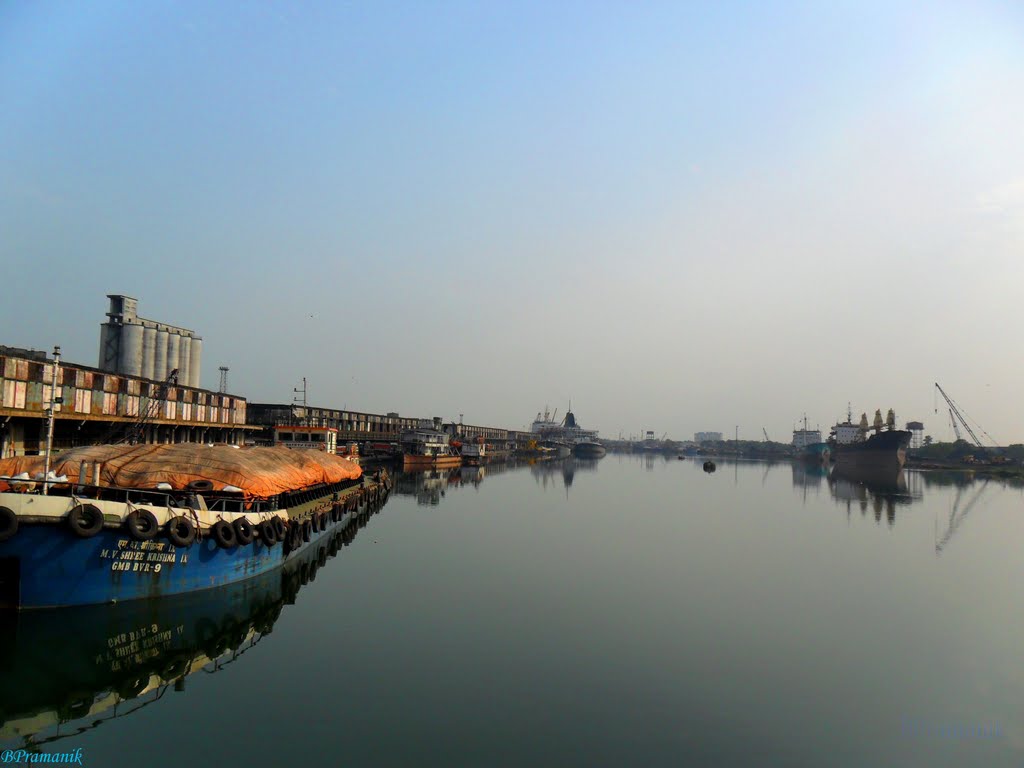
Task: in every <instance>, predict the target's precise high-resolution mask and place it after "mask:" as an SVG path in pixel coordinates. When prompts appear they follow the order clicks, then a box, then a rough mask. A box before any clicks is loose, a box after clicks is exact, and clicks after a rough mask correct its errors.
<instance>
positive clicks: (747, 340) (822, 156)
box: [0, 0, 1024, 442]
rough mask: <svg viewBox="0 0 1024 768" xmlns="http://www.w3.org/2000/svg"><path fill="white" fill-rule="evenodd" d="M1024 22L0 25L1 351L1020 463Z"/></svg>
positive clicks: (531, 14) (469, 408) (391, 20)
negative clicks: (911, 447)
mask: <svg viewBox="0 0 1024 768" xmlns="http://www.w3.org/2000/svg"><path fill="white" fill-rule="evenodd" d="M1022 246H1024V5H1022V4H1020V3H1018V2H1005V3H997V2H963V3H943V2H921V3H900V2H890V1H889V0H887V1H886V2H879V3H871V2H862V1H860V0H858V1H857V2H849V3H821V2H808V3H773V4H769V3H730V2H716V3H704V4H696V3H682V2H670V3H626V2H622V3H598V2H578V3H569V2H555V3H551V2H545V3H526V2H516V3H498V2H466V3H452V2H439V3H434V2H431V3H427V2H421V3H411V2H410V3H384V2H367V3H355V4H341V3H305V4H295V3H276V4H271V3H237V4H232V3H219V4H212V3H199V2H197V3H179V2H141V3H135V2H114V3H111V2H89V3H47V2H12V1H10V0H8V1H7V2H4V3H2V4H0V264H2V268H3V274H4V277H5V279H4V287H5V290H4V292H3V293H4V297H3V301H2V304H0V344H9V345H16V346H34V347H37V348H47V349H48V348H50V347H52V345H53V344H55V343H59V344H62V345H63V347H64V350H65V353H66V355H67V357H68V359H70V360H72V361H78V362H83V363H88V364H91V365H95V364H96V359H97V353H98V346H99V341H98V339H99V325H100V323H101V322H102V321H103V320H104V312H105V311H106V303H107V302H106V298H105V294H107V293H126V294H129V295H132V296H135V297H136V298H138V299H139V302H140V305H139V311H140V314H141V315H143V316H144V317H149V318H152V319H156V320H161V321H164V322H169V323H175V324H179V325H183V326H186V327H189V328H194V329H195V330H196V331H197V332H198V333H200V334H201V335H202V336H203V337H204V340H205V349H204V357H203V369H204V373H203V379H204V384H205V385H206V386H209V387H211V388H215V387H216V384H217V366H218V365H222V364H225V365H229V366H230V367H231V384H232V387H231V388H232V390H233V391H236V392H237V393H239V394H243V395H245V396H247V397H249V398H250V399H251V400H257V401H287V400H289V399H290V398H291V396H292V388H293V387H294V386H297V385H298V384H299V383H300V381H301V378H302V377H303V376H306V377H307V378H308V380H309V391H310V396H311V400H312V402H314V403H315V404H318V405H324V406H337V407H340V406H342V405H347V406H348V407H350V408H356V409H360V410H367V411H374V412H381V411H388V410H397V411H399V412H401V413H403V414H408V415H422V416H428V415H439V416H443V417H445V418H457V417H458V415H459V414H460V413H462V414H465V419H466V421H468V422H471V423H475V424H493V425H501V426H508V427H514V428H522V427H523V426H525V425H526V424H528V423H529V421H530V420H531V419H532V418H533V416H534V415H535V414H536V412H537V411H538V410H539V409H540V408H542V407H543V406H544V405H545V403H547V404H550V405H551V406H552V407H555V406H558V407H559V409H560V413H561V412H564V410H565V407H566V403H567V400H568V398H570V397H571V398H572V402H573V407H574V410H575V411H576V414H577V416H578V418H579V420H580V421H581V422H582V423H583V425H584V426H587V427H593V428H598V429H600V430H602V432H603V433H604V434H605V435H607V436H612V437H614V436H617V435H618V433H619V431H620V430H621V431H623V432H625V433H626V434H629V433H631V432H633V433H636V432H639V431H640V430H641V429H653V430H655V431H656V432H657V433H658V434H659V435H660V434H661V433H662V432H668V433H669V435H670V436H672V437H679V438H681V437H688V436H691V435H692V433H693V432H694V431H695V430H721V431H723V432H727V433H732V432H733V430H734V427H735V426H736V425H739V427H740V435H741V437H744V436H745V437H750V438H754V437H759V436H760V435H761V428H762V427H765V428H767V430H768V433H769V434H770V435H771V437H772V438H774V439H781V440H787V441H788V439H789V437H790V435H789V430H791V429H792V427H793V424H794V422H795V421H796V420H797V419H798V418H799V417H800V415H801V414H802V413H804V412H805V411H806V412H807V415H808V418H809V419H810V421H811V422H812V424H813V423H819V424H821V425H822V426H823V427H826V426H827V425H829V424H831V423H832V422H833V420H834V419H835V418H836V417H838V416H840V415H842V414H844V413H845V410H846V404H847V402H848V401H850V402H851V403H852V405H853V408H854V409H855V411H856V412H858V413H859V412H860V411H863V410H869V409H870V410H871V411H872V412H873V410H874V409H875V408H878V407H881V408H883V409H884V408H887V407H894V408H895V409H896V411H897V416H898V417H899V418H900V420H901V421H903V420H906V419H910V418H915V419H920V420H923V421H924V422H925V423H926V426H927V431H928V432H930V433H931V434H933V435H935V436H936V437H937V438H951V437H952V433H951V430H950V428H949V426H948V417H946V418H943V414H944V413H945V410H944V408H943V409H940V413H939V414H935V413H934V407H935V401H934V396H933V387H932V383H933V382H934V381H936V380H937V381H939V382H940V383H941V384H942V385H943V387H944V388H945V389H946V390H947V391H948V392H949V393H950V394H951V395H952V396H953V397H954V398H956V399H957V400H958V402H959V403H960V404H961V405H962V406H963V407H964V409H966V411H967V412H968V414H969V415H971V416H972V417H974V418H975V419H976V420H977V421H978V422H980V423H981V424H982V425H983V426H984V427H985V429H987V430H988V431H989V432H990V433H991V434H992V435H993V436H994V437H995V438H997V439H998V440H1000V441H1003V442H1007V441H1021V440H1024V408H1022V397H1024V366H1022V362H1021V361H1022V357H1021V341H1020V333H1021V329H1022V328H1024V259H1022V257H1024V247H1022Z"/></svg>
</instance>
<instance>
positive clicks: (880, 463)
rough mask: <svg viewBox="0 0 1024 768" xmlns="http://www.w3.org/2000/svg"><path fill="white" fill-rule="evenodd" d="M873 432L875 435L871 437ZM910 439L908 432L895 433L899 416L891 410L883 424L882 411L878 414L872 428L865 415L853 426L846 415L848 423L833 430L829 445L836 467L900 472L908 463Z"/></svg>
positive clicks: (849, 416)
mask: <svg viewBox="0 0 1024 768" xmlns="http://www.w3.org/2000/svg"><path fill="white" fill-rule="evenodd" d="M872 429H873V430H874V434H869V432H870V431H871V430H872ZM910 438H911V433H910V432H909V431H907V430H904V429H896V414H895V412H894V411H893V410H892V409H891V408H890V409H889V413H888V415H887V416H886V419H885V421H884V422H883V421H882V412H881V410H880V409H879V410H876V411H875V419H874V424H873V426H872V427H870V428H869V427H868V417H867V414H866V413H865V414H861V417H860V423H858V424H854V423H853V420H852V418H851V414H850V413H849V412H847V416H846V421H845V422H842V423H840V424H836V425H835V426H834V427H833V428H832V432H831V434H830V435H829V440H828V445H829V448H830V450H831V452H832V457H833V459H834V460H835V462H836V466H846V467H853V466H855V467H859V468H865V469H871V468H879V469H886V468H897V469H898V468H899V467H902V466H903V464H904V462H905V461H906V458H907V447H908V446H909V445H910Z"/></svg>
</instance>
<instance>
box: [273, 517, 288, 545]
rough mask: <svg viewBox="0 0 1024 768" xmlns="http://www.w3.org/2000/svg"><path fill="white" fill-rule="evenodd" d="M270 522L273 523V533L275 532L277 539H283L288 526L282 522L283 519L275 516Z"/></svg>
mask: <svg viewBox="0 0 1024 768" xmlns="http://www.w3.org/2000/svg"><path fill="white" fill-rule="evenodd" d="M271 522H272V523H273V524H274V533H276V534H277V540H278V541H284V536H285V534H286V533H287V532H288V526H286V525H285V524H284V520H282V519H281V518H280V517H275V518H274V519H273V520H272V521H271Z"/></svg>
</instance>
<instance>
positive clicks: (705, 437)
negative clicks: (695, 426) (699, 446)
mask: <svg viewBox="0 0 1024 768" xmlns="http://www.w3.org/2000/svg"><path fill="white" fill-rule="evenodd" d="M693 442H695V443H720V442H722V433H721V432H694V433H693Z"/></svg>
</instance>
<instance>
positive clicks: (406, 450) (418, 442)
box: [399, 418, 462, 469]
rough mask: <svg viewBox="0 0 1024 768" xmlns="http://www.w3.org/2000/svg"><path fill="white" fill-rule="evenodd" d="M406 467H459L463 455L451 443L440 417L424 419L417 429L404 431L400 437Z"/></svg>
mask: <svg viewBox="0 0 1024 768" xmlns="http://www.w3.org/2000/svg"><path fill="white" fill-rule="evenodd" d="M399 447H400V450H401V452H402V466H403V468H404V469H427V468H430V467H457V466H459V465H460V464H462V456H461V455H460V454H459V453H457V452H456V451H455V449H454V448H453V447H452V445H451V438H450V437H449V435H448V433H446V432H444V431H443V430H442V429H441V420H440V419H437V418H435V419H433V420H430V419H423V420H421V421H420V423H419V426H418V427H417V428H416V429H410V430H407V431H405V432H403V433H402V435H401V438H400V439H399Z"/></svg>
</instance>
